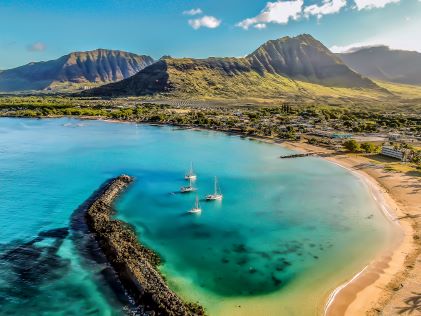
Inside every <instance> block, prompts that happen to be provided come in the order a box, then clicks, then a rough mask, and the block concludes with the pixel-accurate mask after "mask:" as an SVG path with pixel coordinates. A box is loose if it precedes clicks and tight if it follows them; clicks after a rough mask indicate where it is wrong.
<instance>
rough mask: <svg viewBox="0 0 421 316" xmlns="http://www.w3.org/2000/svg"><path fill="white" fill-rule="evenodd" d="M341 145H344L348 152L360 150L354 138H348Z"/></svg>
mask: <svg viewBox="0 0 421 316" xmlns="http://www.w3.org/2000/svg"><path fill="white" fill-rule="evenodd" d="M343 146H344V147H345V149H347V150H349V151H350V152H353V153H355V152H358V151H360V150H361V146H360V144H358V143H357V141H356V140H355V139H350V140H347V141H345V142H344V143H343Z"/></svg>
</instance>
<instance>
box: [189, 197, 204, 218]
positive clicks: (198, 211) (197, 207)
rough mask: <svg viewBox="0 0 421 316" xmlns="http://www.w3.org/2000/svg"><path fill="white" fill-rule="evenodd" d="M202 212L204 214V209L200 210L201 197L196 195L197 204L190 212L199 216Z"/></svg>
mask: <svg viewBox="0 0 421 316" xmlns="http://www.w3.org/2000/svg"><path fill="white" fill-rule="evenodd" d="M200 212H202V209H201V208H200V205H199V196H198V195H197V194H196V202H195V204H194V207H193V208H192V209H191V210H190V211H189V213H191V214H197V213H200Z"/></svg>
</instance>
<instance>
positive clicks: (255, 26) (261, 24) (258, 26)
mask: <svg viewBox="0 0 421 316" xmlns="http://www.w3.org/2000/svg"><path fill="white" fill-rule="evenodd" d="M420 1H421V0H420ZM254 28H256V29H258V30H263V29H265V28H266V24H265V23H257V24H255V25H254Z"/></svg>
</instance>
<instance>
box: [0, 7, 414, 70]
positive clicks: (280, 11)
mask: <svg viewBox="0 0 421 316" xmlns="http://www.w3.org/2000/svg"><path fill="white" fill-rule="evenodd" d="M302 33H308V34H311V35H312V36H314V37H315V38H316V39H318V40H320V41H321V42H322V43H323V44H324V45H326V46H327V47H329V48H330V49H331V50H333V51H335V52H340V51H346V50H349V49H351V48H352V47H356V46H372V45H380V44H384V45H388V46H391V47H392V48H396V49H405V50H416V51H419V52H421V0H271V1H267V0H201V1H194V0H0V69H9V68H13V67H17V66H20V65H24V64H27V63H29V62H34V61H45V60H50V59H56V58H58V57H60V56H63V55H65V54H68V53H70V52H73V51H86V50H93V49H96V48H107V49H118V50H124V51H129V52H133V53H137V54H145V55H150V56H152V57H154V58H156V59H158V58H160V57H161V56H163V55H170V56H173V57H195V58H205V57H209V56H233V57H240V56H245V55H247V54H249V53H251V52H252V51H254V50H255V49H256V48H257V47H259V46H260V45H261V44H263V43H264V42H266V41H267V40H270V39H277V38H280V37H283V36H296V35H299V34H302Z"/></svg>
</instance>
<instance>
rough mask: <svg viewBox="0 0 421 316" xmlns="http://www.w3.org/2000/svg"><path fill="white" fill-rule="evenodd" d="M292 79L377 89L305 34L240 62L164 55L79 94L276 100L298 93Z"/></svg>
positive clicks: (274, 43)
mask: <svg viewBox="0 0 421 316" xmlns="http://www.w3.org/2000/svg"><path fill="white" fill-rule="evenodd" d="M297 80H298V81H302V82H304V83H310V84H317V85H324V86H327V87H341V88H367V89H380V88H379V87H378V86H377V85H376V84H375V83H374V82H373V81H371V80H370V79H367V78H364V77H363V76H361V75H360V74H358V73H356V72H354V71H353V70H351V69H350V68H349V67H348V66H346V65H345V64H344V63H343V62H342V60H341V59H340V58H339V57H338V56H336V55H335V54H333V53H332V52H331V51H329V49H328V48H326V47H325V46H324V45H323V44H322V43H320V42H319V41H317V40H316V39H314V38H313V37H312V36H310V35H307V34H304V35H300V36H297V37H293V38H291V37H283V38H281V39H278V40H273V41H268V42H266V43H265V44H263V45H262V46H260V47H259V48H258V49H257V50H256V51H254V52H253V53H251V54H250V55H248V56H246V57H244V58H215V57H213V58H207V59H192V58H170V57H165V58H162V59H160V60H159V61H158V62H156V63H154V64H152V65H151V66H149V67H146V68H145V69H143V70H141V71H140V72H139V73H137V74H136V75H134V76H132V77H130V78H127V79H125V80H122V81H119V82H116V83H112V84H108V85H104V86H101V87H98V88H94V89H92V90H89V91H86V92H84V94H85V95H96V96H98V95H105V96H119V95H138V96H145V95H155V94H167V95H168V94H170V95H173V96H183V95H189V96H196V97H199V96H200V97H207V96H208V97H237V96H240V95H249V96H256V97H257V96H261V95H265V94H266V95H267V96H268V97H279V96H281V95H285V93H286V92H288V91H289V92H291V93H295V92H296V90H300V86H299V85H297V83H296V81H297Z"/></svg>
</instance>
